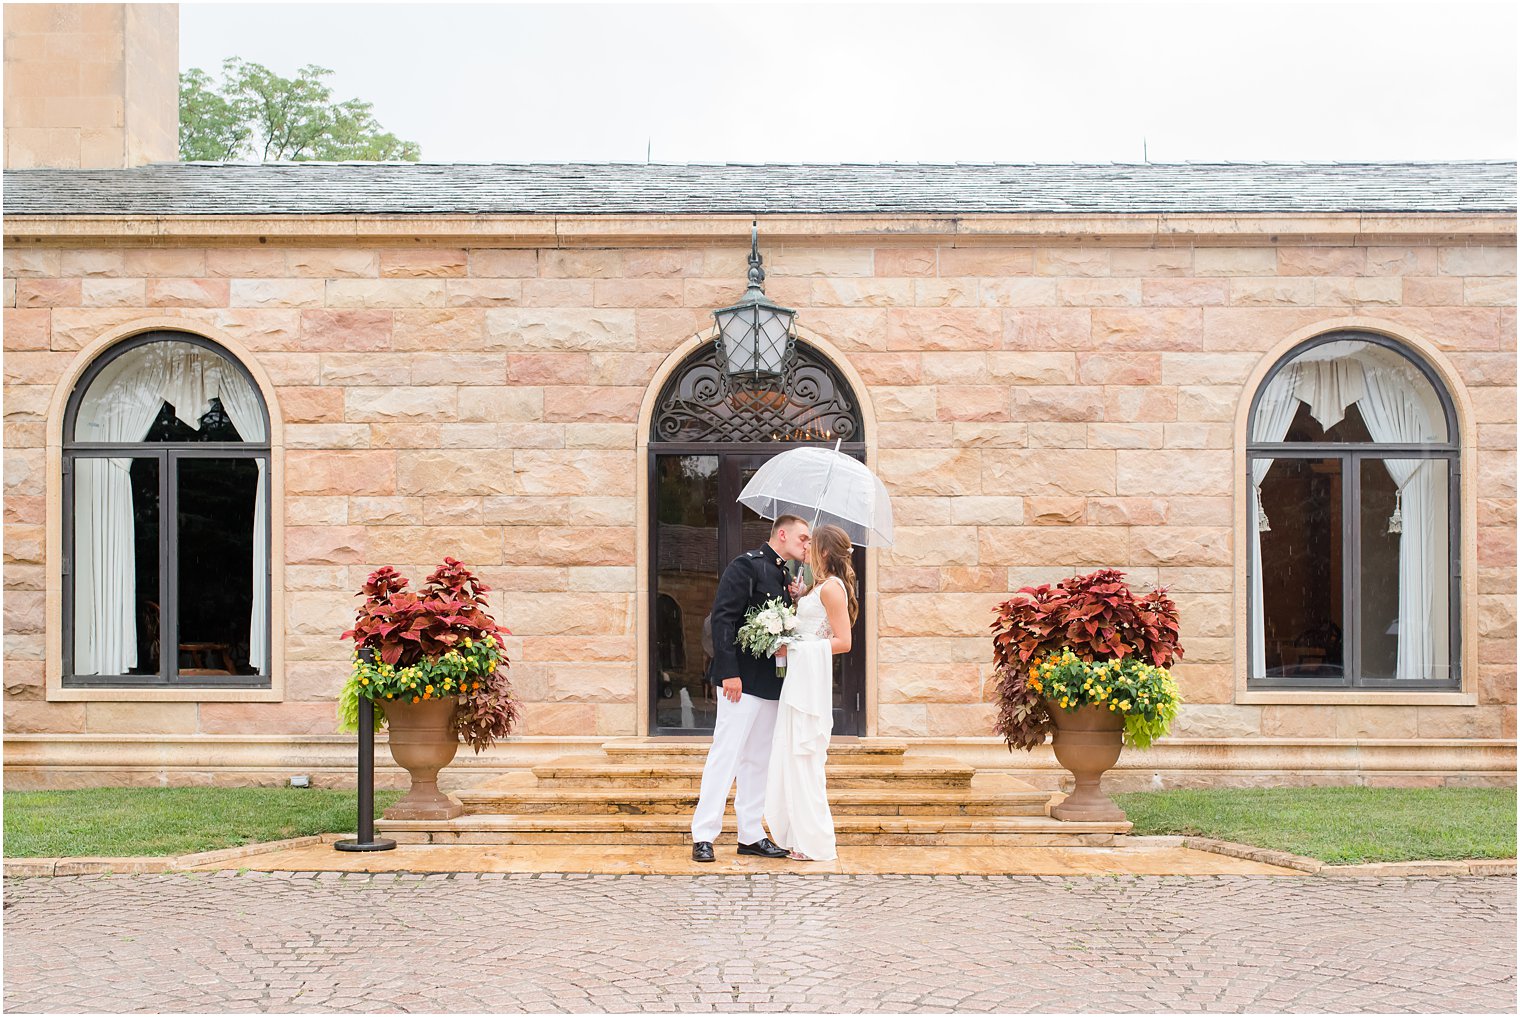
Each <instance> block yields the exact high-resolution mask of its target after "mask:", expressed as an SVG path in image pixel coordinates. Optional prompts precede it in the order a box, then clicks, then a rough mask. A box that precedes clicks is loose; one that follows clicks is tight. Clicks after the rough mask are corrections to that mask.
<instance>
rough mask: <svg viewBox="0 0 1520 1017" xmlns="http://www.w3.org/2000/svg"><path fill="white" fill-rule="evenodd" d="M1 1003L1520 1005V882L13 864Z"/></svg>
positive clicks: (58, 1006) (212, 1006)
mask: <svg viewBox="0 0 1520 1017" xmlns="http://www.w3.org/2000/svg"><path fill="white" fill-rule="evenodd" d="M5 896H6V900H7V901H8V902H10V903H11V904H12V906H11V907H10V908H9V910H7V911H6V912H5V934H6V935H5V956H4V960H5V997H4V1005H5V1009H6V1010H7V1011H9V1012H18V1011H25V1012H32V1011H50V1012H58V1011H81V1010H83V1011H124V1012H132V1011H138V1012H146V1011H169V1012H175V1011H179V1012H183V1011H279V1012H288V1011H317V1010H342V1011H390V1012H395V1011H442V1012H455V1011H498V1012H522V1011H529V1012H534V1011H561V1012H563V1011H568V1012H587V1011H592V1012H595V1011H637V1010H654V1011H673V1010H674V1011H697V1012H705V1011H715V1010H716V1011H749V1010H798V1011H824V1012H872V1011H876V1012H882V1011H885V1012H907V1011H912V1012H948V1011H951V1010H957V1011H971V1012H984V1013H985V1012H999V1011H1077V1010H1080V1011H1097V1012H1117V1011H1189V1010H1191V1011H1216V1012H1220V1011H1224V1012H1231V1011H1269V1012H1284V1011H1285V1012H1300V1013H1313V1012H1325V1011H1377V1012H1394V1011H1405V1012H1417V1011H1424V1012H1485V1011H1487V1012H1493V1011H1504V1012H1514V1010H1515V1003H1516V1000H1515V931H1516V930H1515V881H1514V880H1513V879H1507V878H1487V879H1484V878H1445V879H1324V878H1313V877H1304V878H1268V877H1249V876H1245V877H1242V876H1216V877H1171V876H1164V877H1119V878H1084V879H1071V880H1067V879H1061V878H1052V877H1025V876H1011V877H1003V876H990V877H983V876H975V877H972V876H936V877H928V876H923V877H917V876H897V877H893V876H786V875H774V876H756V877H687V876H579V877H576V876H549V875H532V876H517V875H505V874H500V873H498V874H484V875H473V874H472V875H439V876H421V875H414V874H389V873H387V874H380V875H356V874H343V873H323V874H320V875H314V874H309V873H308V874H302V873H296V874H291V873H288V872H286V873H243V874H238V873H236V872H226V873H207V874H204V875H185V874H171V875H155V876H79V877H57V878H52V879H13V880H8V881H7V882H6V885H5Z"/></svg>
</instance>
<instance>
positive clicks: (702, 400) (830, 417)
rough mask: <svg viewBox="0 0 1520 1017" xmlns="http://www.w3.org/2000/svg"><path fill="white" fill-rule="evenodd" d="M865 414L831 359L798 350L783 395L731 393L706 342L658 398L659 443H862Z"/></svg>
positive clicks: (801, 347) (751, 391)
mask: <svg viewBox="0 0 1520 1017" xmlns="http://www.w3.org/2000/svg"><path fill="white" fill-rule="evenodd" d="M862 430H863V429H862V426H861V419H860V407H859V406H858V404H857V403H856V401H855V394H854V393H853V392H852V391H851V390H850V386H849V384H848V383H847V382H846V381H845V380H844V379H843V378H841V377H840V376H839V373H838V372H837V371H835V370H834V367H833V365H832V364H830V363H829V361H828V359H827V358H826V357H825V356H824V355H823V354H822V353H820V352H819V351H818V350H816V349H814V348H813V347H811V346H809V345H808V344H807V343H804V342H801V341H798V343H797V366H796V367H795V368H794V369H793V371H792V373H791V376H790V378H789V380H788V381H787V382H786V384H785V385H784V387H782V388H779V389H765V388H761V389H745V388H734V387H733V385H732V383H731V382H729V381H727V380H726V379H725V378H724V376H723V372H722V371H721V370H720V369H719V367H718V358H717V355H716V353H715V351H714V349H713V345H712V343H703V344H702V346H701V348H700V349H698V350H697V351H696V352H695V353H693V354H692V355H691V356H690V357H689V358H687V360H686V361H685V363H683V364H681V366H680V367H679V368H677V369H676V372H675V374H673V375H671V377H670V379H669V380H668V381H666V383H665V387H664V389H663V390H662V391H661V392H660V401H659V403H658V404H657V405H656V407H655V416H654V424H653V429H652V433H651V434H650V440H651V441H654V442H773V441H774V442H807V441H819V442H833V441H835V440H836V439H842V440H843V441H845V442H846V443H849V442H856V441H862V440H864V434H863V433H862Z"/></svg>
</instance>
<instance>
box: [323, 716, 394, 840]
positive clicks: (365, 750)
mask: <svg viewBox="0 0 1520 1017" xmlns="http://www.w3.org/2000/svg"><path fill="white" fill-rule="evenodd" d="M395 846H396V842H395V841H393V840H391V839H390V838H389V837H381V838H379V839H378V840H377V839H376V838H375V704H374V701H373V700H369V699H365V698H363V697H362V696H361V697H360V699H359V836H358V837H357V838H355V839H354V840H340V841H337V842H335V843H334V844H333V847H335V848H337V849H338V850H339V851H389V850H391V849H392V848H394V847H395Z"/></svg>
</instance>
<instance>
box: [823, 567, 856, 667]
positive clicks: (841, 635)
mask: <svg viewBox="0 0 1520 1017" xmlns="http://www.w3.org/2000/svg"><path fill="white" fill-rule="evenodd" d="M818 596H819V598H820V599H822V600H823V609H824V610H825V611H827V612H828V615H829V628H830V629H832V630H833V631H834V638H832V639H830V640H829V650H830V652H832V653H835V654H840V653H849V652H850V645H851V643H850V604H849V601H848V599H847V598H846V597H845V594H844V587H843V586H840V585H839V584H838V583H824V584H823V588H822V589H821V590H819V592H818Z"/></svg>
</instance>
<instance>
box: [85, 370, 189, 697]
mask: <svg viewBox="0 0 1520 1017" xmlns="http://www.w3.org/2000/svg"><path fill="white" fill-rule="evenodd" d="M143 349H151V347H143ZM136 353H137V351H135V350H134V351H132V352H131V353H128V354H125V355H123V356H121V357H118V358H117V359H115V360H113V361H111V363H109V364H107V365H106V367H105V369H104V370H102V371H101V372H100V374H99V375H98V376H97V377H96V379H95V381H94V383H93V384H92V385H91V386H90V389H89V391H88V392H86V393H85V396H84V398H83V399H82V400H81V401H80V405H79V412H78V414H77V415H76V417H75V425H74V426H75V431H74V436H75V438H76V439H77V440H79V441H142V440H143V438H144V437H146V436H147V434H148V429H149V428H150V427H152V426H153V421H154V420H155V419H156V418H157V417H158V412H159V409H160V408H161V407H162V406H163V403H164V396H163V392H164V385H165V381H166V380H167V373H166V372H167V370H168V367H169V363H168V360H167V358H165V357H161V356H136V355H135V354H136ZM131 470H132V460H131V459H85V458H77V459H75V460H74V673H76V674H126V673H127V672H128V671H130V670H131V669H132V668H135V667H136V666H137V560H136V526H135V524H134V519H133V508H132V474H131Z"/></svg>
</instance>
